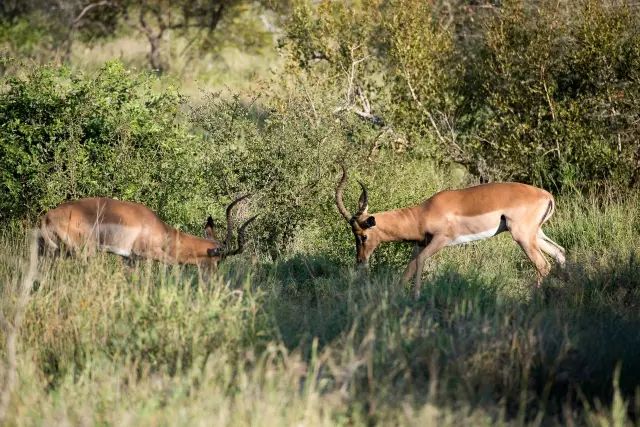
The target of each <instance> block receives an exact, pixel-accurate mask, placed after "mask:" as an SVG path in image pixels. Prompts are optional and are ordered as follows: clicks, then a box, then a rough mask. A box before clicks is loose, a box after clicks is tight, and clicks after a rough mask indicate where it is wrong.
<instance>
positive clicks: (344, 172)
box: [336, 164, 352, 222]
mask: <svg viewBox="0 0 640 427" xmlns="http://www.w3.org/2000/svg"><path fill="white" fill-rule="evenodd" d="M340 167H341V168H342V178H340V182H338V186H337V187H336V206H337V207H338V211H339V212H340V215H342V217H343V218H344V219H345V220H346V221H347V222H351V218H352V216H351V214H350V213H349V211H348V210H347V208H345V207H344V202H343V201H342V193H343V191H344V187H345V185H347V170H346V169H345V167H344V165H343V164H341V165H340Z"/></svg>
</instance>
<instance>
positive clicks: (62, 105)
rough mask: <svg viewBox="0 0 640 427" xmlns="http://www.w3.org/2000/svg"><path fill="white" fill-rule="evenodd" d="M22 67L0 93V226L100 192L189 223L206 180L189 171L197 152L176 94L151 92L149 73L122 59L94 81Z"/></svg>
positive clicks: (64, 70)
mask: <svg viewBox="0 0 640 427" xmlns="http://www.w3.org/2000/svg"><path fill="white" fill-rule="evenodd" d="M23 71H24V73H23V74H21V75H18V76H16V77H10V78H7V79H6V80H5V81H4V89H3V91H2V93H0V174H1V183H2V187H3V191H2V192H0V219H1V220H3V221H6V220H12V219H18V218H23V217H27V218H34V217H35V216H36V215H38V214H40V213H41V212H42V211H43V210H45V209H47V208H51V207H53V206H55V205H57V204H58V203H60V202H62V201H64V200H67V199H73V198H77V197H83V196H91V195H103V196H110V197H119V198H124V199H127V200H134V201H142V202H144V203H146V204H147V205H149V206H150V207H151V208H152V209H156V210H158V211H159V212H160V213H161V214H162V215H163V216H165V217H171V218H172V220H173V221H174V222H178V223H188V222H189V221H193V218H190V217H189V211H188V210H185V209H184V208H185V206H184V202H185V201H186V200H192V196H193V191H198V190H200V189H202V187H204V186H205V185H206V184H205V182H204V181H202V180H198V178H199V177H200V178H201V175H196V174H195V173H194V170H196V169H197V159H198V156H196V155H195V153H194V148H195V146H194V144H190V143H189V141H190V137H189V136H188V133H187V127H186V124H185V123H184V121H182V120H181V119H180V115H181V113H180V106H181V103H182V100H181V97H180V95H179V94H178V93H177V91H176V90H175V89H173V88H171V87H168V88H164V89H163V90H162V91H161V92H157V91H156V90H155V89H154V84H155V82H154V79H153V78H152V77H150V76H147V75H144V74H135V73H131V72H129V71H127V70H125V69H124V67H123V66H122V64H120V63H118V62H111V63H107V64H105V66H104V67H103V68H102V69H101V70H100V71H99V72H98V73H97V74H95V75H84V74H82V73H77V72H72V71H70V70H69V69H67V68H65V67H54V66H43V67H35V68H31V69H26V70H23ZM185 189H189V191H185ZM203 213H204V212H200V215H202V214H203Z"/></svg>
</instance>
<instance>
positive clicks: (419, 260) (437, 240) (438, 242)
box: [414, 236, 449, 299]
mask: <svg viewBox="0 0 640 427" xmlns="http://www.w3.org/2000/svg"><path fill="white" fill-rule="evenodd" d="M447 242H449V239H448V238H446V237H441V236H435V237H434V238H433V239H432V240H431V242H429V244H428V245H427V246H425V248H424V249H423V250H422V252H420V253H419V254H418V256H417V257H416V260H415V261H416V272H415V274H416V284H415V288H414V296H415V298H416V299H418V298H420V286H421V282H422V269H423V268H424V262H425V261H426V259H427V258H429V257H430V256H432V255H433V254H435V253H436V252H438V251H439V250H440V249H442V248H443V247H445V246H446V244H447Z"/></svg>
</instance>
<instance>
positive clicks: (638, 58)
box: [287, 0, 640, 189]
mask: <svg viewBox="0 0 640 427" xmlns="http://www.w3.org/2000/svg"><path fill="white" fill-rule="evenodd" d="M448 5H449V6H447V7H444V6H443V7H440V6H438V5H437V4H436V5H434V4H431V3H429V4H427V3H425V2H421V1H413V0H395V1H390V2H374V3H372V4H370V3H366V4H365V3H361V2H344V3H339V2H329V1H322V2H317V3H316V2H308V1H302V0H301V1H299V2H297V3H296V4H295V7H294V12H293V13H292V15H291V19H290V20H289V23H288V26H287V36H288V38H287V41H288V46H290V53H291V58H292V61H291V62H292V64H293V65H294V67H295V66H297V67H298V69H299V70H300V71H302V72H303V73H305V74H310V75H315V76H325V79H326V80H331V81H332V82H333V84H334V86H335V87H338V88H340V89H339V90H342V91H343V92H348V90H347V87H354V88H356V89H357V90H359V91H360V93H364V94H365V95H366V98H367V100H368V101H370V104H371V111H373V112H375V113H376V114H378V115H379V116H381V117H382V120H381V121H384V122H385V124H386V126H387V127H386V129H392V130H393V131H394V133H395V134H396V135H399V136H401V139H404V141H405V144H404V147H403V149H408V150H409V151H410V155H416V153H417V154H419V155H423V154H427V155H429V156H430V157H431V158H433V159H436V160H445V161H456V162H459V163H462V164H463V165H465V166H466V167H467V168H468V169H469V170H470V171H471V172H472V173H473V174H475V175H476V176H479V177H480V178H482V179H486V180H496V179H501V180H505V179H508V180H519V181H525V182H530V183H535V184H539V185H543V186H546V187H550V188H556V189H557V188H561V187H569V188H571V187H576V188H580V189H585V188H588V187H593V186H602V184H603V182H606V183H607V185H610V186H611V185H613V186H616V187H617V188H627V187H628V186H638V185H639V184H640V166H639V165H640V145H638V143H637V140H638V137H639V136H640V133H639V128H638V125H637V124H638V120H639V116H638V114H639V113H638V111H640V104H639V102H640V101H639V100H640V84H639V83H638V82H639V81H640V75H639V74H638V73H639V71H638V70H640V25H638V22H639V18H640V15H639V14H638V10H637V8H632V7H630V6H626V5H624V4H621V3H618V2H600V1H595V0H576V1H570V2H560V3H558V2H550V1H543V2H536V3H532V2H528V1H524V0H510V1H506V2H503V3H502V4H500V5H499V6H495V7H491V8H489V7H487V8H475V7H469V6H468V5H467V4H466V2H450V3H448ZM316 78H318V77H316ZM347 98H349V97H347ZM357 98H358V97H357V96H351V98H350V100H351V102H352V103H353V104H355V105H357V104H358V99H357Z"/></svg>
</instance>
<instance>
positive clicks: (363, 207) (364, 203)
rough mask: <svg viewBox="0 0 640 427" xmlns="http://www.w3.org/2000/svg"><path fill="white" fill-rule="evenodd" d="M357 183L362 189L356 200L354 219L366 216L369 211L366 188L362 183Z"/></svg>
mask: <svg viewBox="0 0 640 427" xmlns="http://www.w3.org/2000/svg"><path fill="white" fill-rule="evenodd" d="M358 183H359V184H360V187H361V188H362V193H360V198H359V199H358V212H356V217H359V216H360V215H362V214H366V213H367V211H368V210H369V193H368V192H367V187H366V186H365V185H364V184H363V183H362V181H358Z"/></svg>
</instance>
